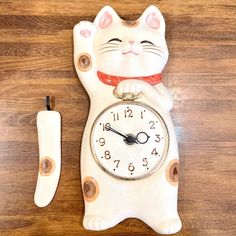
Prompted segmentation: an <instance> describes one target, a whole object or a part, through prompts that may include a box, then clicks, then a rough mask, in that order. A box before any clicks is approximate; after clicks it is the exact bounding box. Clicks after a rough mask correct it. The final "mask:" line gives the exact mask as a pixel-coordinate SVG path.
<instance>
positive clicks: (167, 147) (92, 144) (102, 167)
mask: <svg viewBox="0 0 236 236" xmlns="http://www.w3.org/2000/svg"><path fill="white" fill-rule="evenodd" d="M126 104H127V105H129V104H131V105H137V106H141V107H144V108H146V109H148V110H150V111H151V112H153V113H154V114H155V115H156V116H158V117H159V118H160V119H161V121H162V124H163V127H165V131H166V134H165V135H166V137H167V142H166V145H165V148H164V152H163V155H162V157H161V161H160V163H159V164H158V165H157V166H156V167H155V168H153V170H151V171H149V172H148V173H146V174H144V175H142V176H139V177H132V178H127V177H121V176H117V175H116V174H115V173H113V172H110V171H109V170H107V169H106V168H105V167H104V166H103V165H102V164H101V162H100V161H99V160H98V157H97V155H96V153H95V150H94V144H95V143H93V142H92V138H93V135H94V128H95V125H96V124H97V121H98V119H99V118H100V117H101V116H102V115H103V114H104V113H105V112H106V111H107V110H109V109H110V108H112V107H116V106H119V105H126ZM169 144H170V135H169V130H168V127H167V125H166V122H165V120H164V119H163V117H162V116H161V115H160V113H159V112H158V111H156V110H155V109H154V108H152V107H151V106H149V105H147V104H146V103H143V102H137V101H121V102H116V103H114V104H112V105H110V106H108V107H106V108H105V109H104V110H103V111H102V112H100V113H99V115H98V116H97V117H96V119H95V120H94V122H93V125H92V128H91V131H90V150H91V152H92V155H93V158H94V160H95V162H96V163H97V165H98V166H99V167H100V168H101V169H102V170H103V171H104V172H105V173H107V174H108V175H110V176H112V177H114V178H116V179H120V180H130V181H134V180H140V179H144V178H147V177H149V176H151V175H153V174H154V173H155V172H157V171H158V169H160V168H161V166H162V165H163V163H164V161H165V159H166V156H167V154H168V151H169Z"/></svg>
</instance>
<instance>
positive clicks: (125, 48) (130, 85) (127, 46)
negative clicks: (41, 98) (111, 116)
mask: <svg viewBox="0 0 236 236" xmlns="http://www.w3.org/2000/svg"><path fill="white" fill-rule="evenodd" d="M167 59H168V49H167V46H166V42H165V21H164V18H163V16H162V14H161V12H160V11H159V10H158V9H157V8H156V7H155V6H150V7H148V8H147V9H146V10H145V11H144V13H143V14H142V16H141V17H140V18H139V19H138V20H136V21H128V22H127V21H124V20H122V19H121V18H120V17H119V16H118V15H117V13H116V12H115V11H114V10H113V9H112V8H111V7H109V6H106V7H104V8H103V9H102V10H101V11H100V12H99V13H98V15H97V17H96V19H95V20H94V22H93V23H91V22H88V21H82V22H80V23H79V24H77V25H76V26H75V27H74V63H75V68H76V72H77V74H78V76H79V78H80V80H81V82H82V84H83V86H84V87H85V89H86V91H87V92H88V94H89V97H90V102H91V104H90V112H89V116H88V120H87V123H86V127H85V130H84V134H83V140H82V149H81V178H82V188H83V195H84V200H85V216H84V219H83V225H84V227H85V228H86V229H89V230H104V229H108V228H110V227H113V226H115V225H116V224H118V223H119V222H121V221H122V220H124V219H126V218H129V217H136V218H139V219H141V220H142V221H144V222H145V223H146V224H147V225H149V226H150V227H152V228H153V229H154V230H155V231H156V232H158V233H162V234H172V233H175V232H177V231H179V230H180V229H181V221H180V218H179V215H178V212H177V194H178V159H179V157H178V147H177V142H176V136H175V131H174V127H173V124H172V120H171V117H170V115H169V111H170V109H171V108H172V104H173V101H172V97H171V95H170V94H169V92H168V90H167V89H166V88H165V86H164V85H163V84H162V83H161V79H160V73H161V72H162V70H163V68H164V66H165V64H166V62H167ZM114 89H115V92H116V93H117V94H123V93H133V94H138V93H140V92H142V97H141V98H140V99H139V101H141V102H143V103H146V104H148V105H149V106H151V107H153V108H154V109H155V110H157V111H158V112H159V113H160V114H161V116H162V117H163V119H164V120H165V122H166V124H167V127H168V131H169V137H170V144H169V149H168V154H167V157H166V159H165V161H164V163H163V164H162V166H161V167H160V168H159V169H158V170H157V171H156V172H155V173H154V174H152V175H151V176H149V177H147V178H144V179H139V180H135V181H127V180H121V179H117V178H114V177H113V176H111V175H109V174H107V173H106V172H104V171H103V170H102V169H101V168H100V167H99V166H98V164H97V163H96V161H95V160H94V157H93V155H92V152H91V148H90V133H91V128H92V125H93V122H94V120H95V119H96V117H97V116H98V115H99V114H100V113H101V111H103V110H104V109H105V108H107V107H108V106H110V105H111V104H114V103H117V102H118V99H117V98H116V97H115V96H114V95H113V91H114Z"/></svg>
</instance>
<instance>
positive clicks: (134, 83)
mask: <svg viewBox="0 0 236 236" xmlns="http://www.w3.org/2000/svg"><path fill="white" fill-rule="evenodd" d="M127 93H132V94H134V95H135V96H139V95H140V94H141V95H143V96H144V97H145V98H146V99H147V100H148V101H150V102H151V103H152V104H154V105H157V106H159V107H161V108H163V109H164V110H166V111H170V110H171V108H172V107H173V99H172V96H171V95H170V93H169V92H168V90H167V89H166V87H165V86H164V85H163V84H162V83H159V84H158V85H156V86H152V85H151V84H149V83H147V82H145V81H143V80H137V79H127V80H123V81H121V82H120V83H119V84H118V85H117V87H116V88H115V94H118V96H122V94H127Z"/></svg>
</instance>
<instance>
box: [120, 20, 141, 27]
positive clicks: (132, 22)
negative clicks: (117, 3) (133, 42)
mask: <svg viewBox="0 0 236 236" xmlns="http://www.w3.org/2000/svg"><path fill="white" fill-rule="evenodd" d="M122 24H123V25H124V26H127V27H136V26H137V25H138V24H139V21H137V20H134V21H128V20H126V21H125V20H123V21H122Z"/></svg>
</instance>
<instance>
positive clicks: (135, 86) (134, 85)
mask: <svg viewBox="0 0 236 236" xmlns="http://www.w3.org/2000/svg"><path fill="white" fill-rule="evenodd" d="M144 86H149V84H148V83H146V82H144V81H142V80H138V79H127V80H123V81H121V82H120V83H119V84H118V85H117V86H116V88H115V93H116V94H119V95H122V94H127V93H132V94H134V95H139V94H140V93H142V91H143V88H144Z"/></svg>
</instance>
